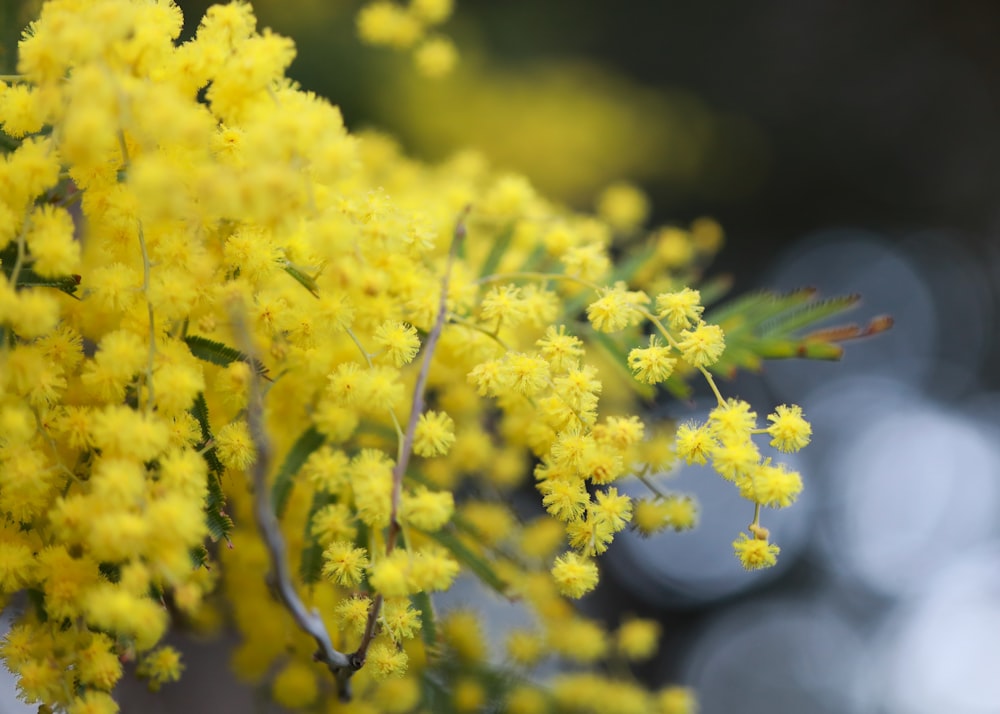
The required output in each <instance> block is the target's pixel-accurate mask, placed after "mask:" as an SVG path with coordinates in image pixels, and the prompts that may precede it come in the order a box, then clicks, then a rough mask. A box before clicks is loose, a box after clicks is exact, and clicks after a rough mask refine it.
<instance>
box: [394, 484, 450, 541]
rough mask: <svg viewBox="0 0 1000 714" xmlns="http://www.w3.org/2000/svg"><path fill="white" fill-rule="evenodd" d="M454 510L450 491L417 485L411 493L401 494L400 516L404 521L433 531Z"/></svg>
mask: <svg viewBox="0 0 1000 714" xmlns="http://www.w3.org/2000/svg"><path fill="white" fill-rule="evenodd" d="M454 512H455V497H454V496H452V494H451V492H450V491H430V490H428V489H427V488H425V487H424V486H418V487H417V488H416V489H415V490H414V491H413V493H405V494H403V503H402V508H401V511H400V516H401V518H402V519H403V521H405V522H406V523H408V524H410V525H411V526H413V527H415V528H419V529H420V530H422V531H424V532H427V533H433V532H434V531H437V530H440V529H441V528H442V527H443V526H444V525H445V524H446V523H447V522H448V521H449V520H451V516H452V514H453V513H454Z"/></svg>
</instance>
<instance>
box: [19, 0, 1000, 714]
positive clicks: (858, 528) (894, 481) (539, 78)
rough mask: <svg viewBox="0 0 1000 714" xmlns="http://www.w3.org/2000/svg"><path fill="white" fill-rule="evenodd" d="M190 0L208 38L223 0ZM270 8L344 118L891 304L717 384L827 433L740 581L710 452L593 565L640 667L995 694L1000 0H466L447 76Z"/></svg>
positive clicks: (682, 412)
mask: <svg viewBox="0 0 1000 714" xmlns="http://www.w3.org/2000/svg"><path fill="white" fill-rule="evenodd" d="M180 4H181V5H182V6H183V7H184V9H185V14H186V16H187V17H188V21H189V23H190V28H191V29H192V30H193V27H194V23H196V22H197V18H199V17H200V16H201V14H202V12H203V11H204V8H205V7H206V6H207V4H208V3H205V2H201V0H192V1H191V2H181V3H180ZM254 5H255V7H256V8H257V12H258V16H259V18H260V21H261V24H262V25H266V26H270V27H272V28H273V29H274V30H276V31H278V32H280V33H282V34H285V35H288V36H291V37H293V38H294V39H295V41H296V43H297V46H298V58H297V59H296V61H295V63H294V65H293V66H292V69H291V75H292V76H293V77H295V78H296V79H298V80H299V81H300V82H301V84H302V85H303V86H304V87H306V88H307V89H311V90H314V91H316V92H317V93H319V94H322V95H325V96H327V97H329V98H330V99H331V100H332V101H333V102H334V103H337V104H339V105H340V106H341V108H342V110H343V112H344V115H345V118H346V121H347V124H348V126H349V127H350V128H351V129H352V130H358V129H362V128H371V129H375V130H380V131H385V132H386V133H388V134H391V135H393V136H395V137H398V138H399V140H400V142H401V143H402V145H403V147H404V149H405V151H406V152H408V153H410V154H412V155H415V156H417V157H421V158H426V159H431V160H433V159H438V158H442V157H444V156H446V155H448V154H450V153H452V152H454V151H456V150H458V149H460V148H462V147H464V146H475V147H477V148H480V149H482V150H483V151H484V152H485V153H486V154H487V155H488V157H489V158H490V159H491V160H492V162H493V163H494V164H495V165H496V166H499V167H504V168H510V169H514V170H518V171H522V172H524V173H525V174H526V175H528V176H529V177H530V178H531V179H532V180H533V182H534V183H536V184H537V185H538V186H539V187H540V188H541V189H542V190H544V191H545V192H546V193H547V194H548V195H550V196H552V197H554V198H557V199H559V200H561V201H563V202H565V203H566V204H568V205H570V206H573V207H575V208H579V209H588V208H592V207H593V205H594V203H595V200H596V197H597V195H598V194H599V192H600V191H601V189H603V188H604V187H605V186H606V185H608V184H609V183H611V182H613V181H616V180H619V179H629V180H633V181H635V182H636V183H637V184H638V185H640V186H641V187H642V188H644V189H645V190H646V191H647V192H648V193H649V195H650V197H651V199H652V202H653V206H654V215H653V219H652V223H653V224H654V225H656V224H661V223H669V222H677V223H679V224H683V225H687V224H688V222H689V221H690V220H692V219H693V218H696V217H698V216H702V215H709V216H712V217H714V218H715V219H717V220H718V221H719V222H720V223H721V224H722V225H723V227H724V228H725V231H726V235H727V245H726V247H725V248H724V249H723V251H722V253H721V255H720V258H719V259H718V260H717V262H716V264H715V265H714V267H713V270H712V273H713V274H720V273H731V274H733V276H734V277H735V278H736V289H737V290H739V291H743V290H749V289H754V288H778V289H791V288H797V287H803V286H813V287H816V288H818V289H819V290H820V292H821V294H823V295H837V294H844V293H852V292H857V293H860V294H861V295H862V296H863V298H864V300H863V303H862V305H861V307H860V308H858V309H857V310H856V311H855V313H854V314H853V315H852V316H851V317H852V318H853V319H857V321H858V322H860V323H864V322H866V321H867V319H869V318H870V317H872V316H874V315H876V314H883V313H888V314H891V315H892V316H893V317H894V318H895V327H894V328H893V329H892V330H891V331H890V332H888V333H887V334H884V335H882V336H880V337H878V338H877V339H873V340H870V341H863V342H859V343H856V344H850V345H848V349H847V354H846V357H845V358H844V360H843V361H842V362H840V363H836V364H827V363H769V364H768V365H766V368H765V370H764V372H763V373H762V374H760V375H741V376H740V377H738V378H737V380H736V383H735V384H731V385H726V386H725V387H724V391H725V392H726V393H727V394H740V395H741V396H743V397H744V398H747V399H748V400H749V401H751V402H752V403H753V404H754V405H755V407H756V408H757V411H758V413H761V414H766V413H767V412H768V411H770V410H771V408H772V407H773V405H775V404H780V403H783V402H795V403H798V404H801V405H802V406H803V408H804V410H805V413H806V415H807V416H808V417H809V418H810V419H811V420H812V421H813V424H814V431H815V434H816V438H815V441H814V443H813V445H812V446H810V448H808V449H806V450H805V452H803V453H802V454H801V458H799V460H798V461H797V462H795V464H794V465H795V467H797V468H799V469H800V470H801V471H802V473H803V476H804V479H805V482H806V492H805V493H804V495H803V498H802V500H801V502H800V504H799V505H798V506H797V507H796V508H793V509H791V510H789V511H788V512H776V513H772V512H765V515H764V523H765V525H767V526H769V527H770V528H771V530H772V534H773V540H774V541H776V542H777V543H779V544H780V545H781V547H782V552H781V557H780V560H779V565H778V567H777V568H774V569H772V570H769V571H765V572H761V573H754V574H747V573H744V572H742V570H741V569H740V567H739V565H738V563H737V562H736V561H735V559H733V557H732V555H731V548H730V542H731V541H732V539H733V537H734V536H735V534H736V532H737V531H738V529H739V528H740V527H741V526H742V525H743V524H745V523H746V522H747V521H748V520H749V517H750V515H751V514H752V512H751V511H748V509H747V506H746V505H745V504H744V503H742V502H740V501H739V500H738V498H737V497H736V495H735V493H734V492H733V489H732V488H731V487H728V486H727V484H725V483H723V482H722V481H721V480H720V479H719V478H718V477H716V476H714V474H712V473H710V472H708V471H706V470H701V469H698V468H689V469H684V470H682V471H681V472H680V473H679V474H678V475H677V476H676V477H675V478H676V481H675V482H673V483H672V484H671V486H675V487H676V488H678V489H681V490H687V491H690V492H693V493H696V494H697V495H698V497H699V498H700V499H701V501H702V503H703V504H705V508H704V509H703V518H702V523H701V526H700V527H699V529H698V530H696V531H695V532H693V533H688V534H681V535H677V534H672V533H669V534H663V535H660V536H657V537H654V538H651V539H647V540H643V539H640V538H638V537H621V538H620V539H619V540H618V541H616V543H615V545H614V546H613V547H612V549H611V551H610V552H609V553H608V555H607V556H605V558H604V565H605V573H606V575H610V576H611V577H606V578H605V581H604V583H603V584H602V586H601V588H600V589H599V590H598V591H597V592H596V593H594V594H593V595H592V596H590V597H588V598H587V599H586V600H585V601H584V608H585V609H586V610H587V611H588V612H589V613H591V614H594V615H595V616H599V617H606V618H608V619H609V620H610V621H611V622H613V623H614V622H616V621H617V618H619V617H620V616H621V613H627V612H631V613H635V614H638V615H642V616H646V617H655V618H657V619H659V620H660V621H661V622H662V623H663V627H664V632H665V637H664V642H663V645H662V647H661V650H660V653H659V654H658V656H657V657H656V659H655V660H653V661H652V662H650V663H648V664H647V665H644V666H642V667H641V668H640V670H639V674H640V675H641V676H642V677H643V678H644V679H645V680H646V681H648V682H649V683H650V684H652V685H653V686H659V685H663V684H667V683H682V684H687V685H691V686H693V687H695V688H696V689H697V690H698V692H699V697H700V699H701V702H702V710H701V711H702V713H703V714H729V713H730V712H733V711H740V712H743V713H744V714H757V713H758V712H759V713H761V714H763V713H764V712H767V713H768V714H781V713H786V712H787V713H795V714H798V713H801V712H819V713H822V712H831V713H838V714H855V713H857V714H861V713H869V712H871V713H877V714H904V713H905V714H923V713H924V712H927V713H928V714H930V713H932V712H933V713H935V714H936V713H938V712H949V713H950V714H980V713H982V714H988V713H995V712H997V711H1000V677H998V676H997V672H1000V640H998V637H1000V635H998V633H1000V529H998V527H997V526H998V523H1000V518H998V515H1000V438H998V437H1000V395H998V392H997V389H998V388H1000V369H998V367H1000V340H998V330H997V325H998V321H997V310H998V308H1000V241H998V240H997V233H998V228H1000V221H998V219H1000V211H998V208H1000V204H998V203H997V200H996V198H997V196H998V195H1000V43H998V42H997V37H998V36H1000V4H998V3H995V2H989V1H985V0H984V1H982V2H975V1H971V0H968V1H967V0H956V1H952V2H930V3H913V2H910V1H909V0H885V1H883V2H879V3H869V2H861V1H860V0H813V1H811V2H801V1H798V0H760V1H759V2H755V3H739V2H721V1H714V0H705V1H703V2H698V3H691V2H679V1H678V2H664V1H661V0H642V1H640V0H623V1H622V2H616V3H603V2H580V1H579V0H545V2H539V1H537V0H505V1H504V2H496V1H495V0H459V2H458V3H457V10H456V13H455V16H454V17H453V18H452V20H451V21H450V22H449V23H448V24H447V25H445V27H444V28H443V29H444V30H445V31H446V32H447V33H448V34H449V35H450V36H451V37H452V38H453V39H454V41H455V43H456V45H457V46H458V48H459V51H460V53H462V63H461V65H460V67H459V68H458V70H457V71H456V73H455V74H454V75H453V76H451V77H449V78H446V79H441V80H431V79H424V78H421V77H420V76H419V75H418V74H417V73H416V71H415V70H414V69H412V68H411V66H410V65H411V62H412V60H411V59H410V58H409V56H406V55H397V54H393V53H391V52H388V51H385V50H380V49H370V48H361V49H359V46H358V43H357V40H356V39H355V36H354V14H355V12H356V10H357V7H358V5H357V3H354V2H331V1H329V0H258V1H257V2H255V3H254ZM11 12H12V11H8V17H12V16H13V15H12V14H11ZM373 88H377V89H373ZM707 405H708V402H707V401H701V400H696V402H695V404H694V405H686V404H685V405H677V406H676V410H675V412H672V413H674V414H675V415H676V416H678V417H682V418H688V417H692V416H694V417H697V416H700V415H702V414H704V412H705V411H707ZM671 408H672V409H673V407H671ZM498 617H499V615H498ZM192 656H195V657H197V656H198V654H197V652H194V653H192ZM206 656H218V655H211V654H207V653H206ZM222 656H224V655H222ZM202 671H203V670H202ZM198 674H199V668H197V667H196V666H189V668H188V673H187V674H186V675H185V677H186V678H188V677H194V676H196V675H198ZM216 674H217V673H216ZM210 679H211V677H210ZM186 682H187V684H193V682H192V680H188V679H186ZM168 689H169V688H168ZM209 689H210V688H209ZM164 694H165V695H166V694H169V692H166V691H165V692H164ZM136 696H138V695H136ZM134 701H135V702H136V704H135V706H137V707H140V708H142V707H146V708H142V710H144V711H158V710H160V709H158V708H156V707H168V706H169V705H168V704H167V703H164V702H162V701H157V702H156V703H154V702H152V701H151V700H146V699H136V700H134ZM140 701H141V704H139V702H140ZM232 704H233V700H231V699H229V700H227V701H226V702H225V706H231V705H232ZM220 705H222V704H220ZM206 706H207V705H206ZM125 710H126V711H129V710H130V709H129V708H128V706H126V708H125ZM136 710H139V709H136ZM162 710H163V711H167V710H169V709H167V708H164V709H162ZM230 710H231V709H230Z"/></svg>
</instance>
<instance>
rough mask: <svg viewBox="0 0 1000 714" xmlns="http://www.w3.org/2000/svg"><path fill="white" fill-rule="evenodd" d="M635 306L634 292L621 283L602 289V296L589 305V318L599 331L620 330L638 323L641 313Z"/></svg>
mask: <svg viewBox="0 0 1000 714" xmlns="http://www.w3.org/2000/svg"><path fill="white" fill-rule="evenodd" d="M635 308H636V300H635V297H634V294H633V293H629V292H628V291H626V290H625V286H624V284H622V283H619V284H618V285H616V286H615V287H614V288H611V289H609V290H604V291H602V293H601V296H600V297H599V298H597V300H595V301H594V302H592V303H590V304H589V305H588V306H587V319H588V320H590V324H591V325H593V326H594V329H595V330H597V331H598V332H618V331H619V330H621V329H624V328H626V327H628V326H629V325H634V324H635V323H636V320H637V319H638V317H639V313H638V312H637V311H636V309H635Z"/></svg>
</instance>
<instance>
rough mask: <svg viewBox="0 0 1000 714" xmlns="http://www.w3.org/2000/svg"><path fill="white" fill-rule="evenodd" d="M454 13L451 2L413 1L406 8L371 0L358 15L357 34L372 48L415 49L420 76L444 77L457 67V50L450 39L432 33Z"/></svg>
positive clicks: (384, 0)
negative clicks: (373, 46)
mask: <svg viewBox="0 0 1000 714" xmlns="http://www.w3.org/2000/svg"><path fill="white" fill-rule="evenodd" d="M452 10H453V2H452V0H411V1H410V3H409V5H407V6H403V5H399V4H397V3H395V2H392V1H391V0H372V2H369V3H367V4H366V5H365V6H364V7H363V8H362V9H361V12H359V13H358V34H359V35H360V37H361V39H362V41H364V42H366V43H368V44H371V45H376V46H384V47H392V48H394V49H397V50H412V51H413V61H414V62H415V63H416V66H417V69H418V70H419V71H420V73H421V74H423V75H424V76H426V77H443V76H444V75H446V74H448V73H449V72H451V70H452V69H453V68H454V66H455V63H456V62H457V61H458V51H457V50H456V49H455V45H454V44H452V42H451V40H449V39H448V38H447V37H443V36H440V35H434V34H429V31H430V30H432V29H433V28H434V27H435V26H437V25H440V24H441V23H443V22H445V21H446V20H447V19H448V18H449V17H451V13H452Z"/></svg>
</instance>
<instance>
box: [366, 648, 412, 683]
mask: <svg viewBox="0 0 1000 714" xmlns="http://www.w3.org/2000/svg"><path fill="white" fill-rule="evenodd" d="M408 661H409V658H408V657H407V656H406V652H404V651H403V650H401V649H399V648H397V647H395V646H394V645H390V644H386V643H385V642H376V643H375V644H374V645H372V647H371V649H370V650H368V659H367V660H366V661H365V666H366V667H367V668H368V669H369V671H370V672H371V674H372V677H373V678H374V679H376V680H379V679H385V678H386V677H389V676H393V675H395V676H399V675H401V674H403V673H405V672H406V665H407V662H408Z"/></svg>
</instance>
